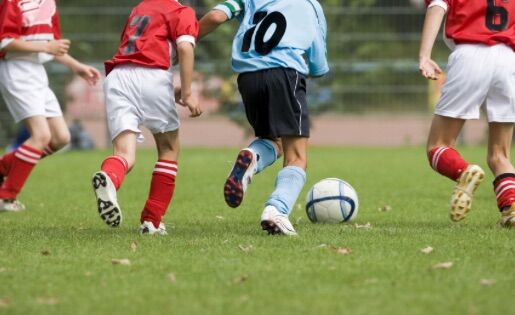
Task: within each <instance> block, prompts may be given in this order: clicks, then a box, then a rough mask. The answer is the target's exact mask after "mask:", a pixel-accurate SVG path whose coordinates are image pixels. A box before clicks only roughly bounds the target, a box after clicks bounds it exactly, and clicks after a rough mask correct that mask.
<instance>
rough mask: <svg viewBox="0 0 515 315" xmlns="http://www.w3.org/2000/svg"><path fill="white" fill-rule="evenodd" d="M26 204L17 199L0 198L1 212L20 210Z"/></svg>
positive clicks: (23, 208)
mask: <svg viewBox="0 0 515 315" xmlns="http://www.w3.org/2000/svg"><path fill="white" fill-rule="evenodd" d="M23 210H25V205H24V204H23V203H21V202H20V201H18V200H16V199H0V212H20V211H23Z"/></svg>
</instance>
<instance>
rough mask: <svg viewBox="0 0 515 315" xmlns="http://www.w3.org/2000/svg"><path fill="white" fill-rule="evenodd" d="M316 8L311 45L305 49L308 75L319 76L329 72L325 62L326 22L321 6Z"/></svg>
mask: <svg viewBox="0 0 515 315" xmlns="http://www.w3.org/2000/svg"><path fill="white" fill-rule="evenodd" d="M316 9H317V17H318V18H319V20H318V27H317V30H318V32H317V34H316V35H315V39H314V40H313V43H312V44H311V47H310V48H309V49H308V50H307V51H306V56H307V59H308V66H309V75H310V76H311V77H321V76H323V75H325V74H327V73H328V72H329V64H328V62H327V44H326V36H327V22H326V21H325V17H324V13H323V11H322V8H321V7H318V8H316Z"/></svg>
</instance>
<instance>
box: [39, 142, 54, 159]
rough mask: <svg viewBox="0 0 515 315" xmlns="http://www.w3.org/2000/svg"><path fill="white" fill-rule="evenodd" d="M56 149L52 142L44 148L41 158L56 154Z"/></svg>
mask: <svg viewBox="0 0 515 315" xmlns="http://www.w3.org/2000/svg"><path fill="white" fill-rule="evenodd" d="M56 151H57V150H56V149H55V148H54V147H53V146H52V145H51V144H49V145H47V146H46V147H45V148H44V149H43V155H42V156H41V158H46V157H47V156H49V155H52V154H54V153H55V152H56Z"/></svg>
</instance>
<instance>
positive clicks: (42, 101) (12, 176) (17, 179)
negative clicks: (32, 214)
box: [0, 0, 100, 211]
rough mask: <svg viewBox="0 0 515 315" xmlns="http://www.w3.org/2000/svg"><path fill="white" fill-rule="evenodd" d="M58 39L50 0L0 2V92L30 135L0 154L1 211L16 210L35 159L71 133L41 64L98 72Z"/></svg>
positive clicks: (93, 77) (91, 77)
mask: <svg viewBox="0 0 515 315" xmlns="http://www.w3.org/2000/svg"><path fill="white" fill-rule="evenodd" d="M69 47H70V41H69V40H67V39H61V31H60V27H59V17H58V13H57V8H56V4H55V0H38V1H36V0H28V1H21V0H4V1H1V2H0V93H1V94H2V96H3V99H4V101H5V103H6V105H7V108H8V109H9V112H10V113H11V115H12V116H13V118H14V120H15V121H16V122H17V123H18V122H23V123H24V124H25V125H26V126H27V128H28V130H29V133H30V137H29V138H28V139H27V140H26V141H25V142H24V143H23V144H22V145H21V146H20V147H19V148H18V149H17V150H15V151H14V152H12V153H8V154H5V155H4V156H2V157H1V158H0V185H1V187H0V211H21V210H24V209H25V206H24V205H23V204H22V203H21V202H20V201H18V200H17V197H18V194H19V193H20V191H21V189H22V187H23V185H24V184H25V181H26V180H27V178H28V177H29V175H30V173H31V171H32V169H33V168H34V166H36V164H37V163H38V161H39V160H40V159H42V158H44V157H46V156H48V155H50V154H52V153H54V152H55V151H57V150H59V149H60V148H62V147H63V146H65V145H66V144H67V143H68V142H69V141H70V133H69V131H68V127H67V125H66V122H65V121H64V119H63V114H62V112H61V108H60V107H59V103H58V102H57V98H56V97H55V95H54V93H53V92H52V91H51V90H50V88H49V86H48V78H47V74H46V72H45V68H44V67H43V63H45V62H47V61H50V60H52V59H55V60H57V61H58V62H60V63H62V64H64V65H65V66H67V67H69V68H70V69H71V70H73V71H74V72H75V73H77V74H79V75H80V76H81V77H82V78H84V79H85V80H86V81H88V83H89V84H91V85H94V84H95V83H96V82H97V81H98V79H99V78H100V73H99V72H98V71H97V70H96V69H95V68H93V67H90V66H87V65H84V64H82V63H80V62H78V61H77V60H75V59H74V58H72V57H71V56H70V55H68V53H67V52H68V49H69Z"/></svg>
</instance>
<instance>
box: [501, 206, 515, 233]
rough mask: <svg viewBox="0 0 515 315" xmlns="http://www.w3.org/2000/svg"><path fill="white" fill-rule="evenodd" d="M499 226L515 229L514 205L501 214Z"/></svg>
mask: <svg viewBox="0 0 515 315" xmlns="http://www.w3.org/2000/svg"><path fill="white" fill-rule="evenodd" d="M499 225H500V226H501V227H503V228H507V229H513V228H515V203H514V204H512V205H511V207H509V208H507V209H505V210H503V211H502V212H501V220H500V221H499Z"/></svg>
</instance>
